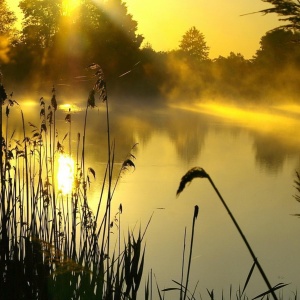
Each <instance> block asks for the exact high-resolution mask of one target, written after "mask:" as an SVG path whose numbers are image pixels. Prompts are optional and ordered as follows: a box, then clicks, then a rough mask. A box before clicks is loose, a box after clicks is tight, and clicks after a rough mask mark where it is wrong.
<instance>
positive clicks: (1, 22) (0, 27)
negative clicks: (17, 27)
mask: <svg viewBox="0 0 300 300" xmlns="http://www.w3.org/2000/svg"><path fill="white" fill-rule="evenodd" d="M15 22H16V16H15V14H14V12H12V11H10V10H9V9H8V7H7V2H6V0H2V1H1V2H0V35H10V34H11V33H12V31H13V29H14V24H15Z"/></svg>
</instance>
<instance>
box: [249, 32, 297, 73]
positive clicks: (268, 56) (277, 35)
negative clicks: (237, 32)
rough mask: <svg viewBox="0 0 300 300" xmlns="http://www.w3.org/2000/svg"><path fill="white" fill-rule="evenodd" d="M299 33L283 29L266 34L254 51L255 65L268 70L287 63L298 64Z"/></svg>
mask: <svg viewBox="0 0 300 300" xmlns="http://www.w3.org/2000/svg"><path fill="white" fill-rule="evenodd" d="M298 40H300V33H298V32H293V31H291V30H288V29H285V28H278V29H274V30H272V31H269V32H267V33H266V34H265V35H264V36H263V37H262V38H261V40H260V49H259V50H257V51H256V55H255V56H254V59H255V60H256V63H259V64H260V65H264V66H265V67H269V68H272V69H273V68H277V67H278V66H280V67H283V66H284V65H287V64H288V63H293V64H295V63H300V44H298V43H297V41H298Z"/></svg>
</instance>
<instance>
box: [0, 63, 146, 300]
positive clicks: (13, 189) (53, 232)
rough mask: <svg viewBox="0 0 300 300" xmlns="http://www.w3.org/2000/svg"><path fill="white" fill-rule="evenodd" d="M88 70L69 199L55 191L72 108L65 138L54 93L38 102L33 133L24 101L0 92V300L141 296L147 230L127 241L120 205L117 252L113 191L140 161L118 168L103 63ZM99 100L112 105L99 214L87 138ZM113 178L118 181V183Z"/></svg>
mask: <svg viewBox="0 0 300 300" xmlns="http://www.w3.org/2000/svg"><path fill="white" fill-rule="evenodd" d="M89 69H91V70H94V71H95V74H94V75H95V76H96V83H95V85H94V87H93V89H92V90H91V92H90V93H89V97H88V100H87V106H86V111H85V118H84V125H83V136H82V139H81V134H80V133H78V135H77V136H78V141H77V152H76V171H75V176H74V177H75V182H74V186H73V190H72V192H71V193H70V194H68V195H64V194H63V193H62V192H61V191H59V190H58V189H57V187H56V184H55V180H56V176H57V174H56V172H57V171H56V168H55V163H56V161H57V158H58V156H59V155H60V154H63V153H66V151H65V146H64V141H65V140H66V138H67V136H68V135H69V147H68V148H69V153H71V142H70V139H71V137H70V136H71V133H72V123H71V111H69V113H68V114H67V116H66V118H65V120H66V121H67V122H68V123H69V131H68V133H67V134H66V135H65V136H64V137H63V138H61V137H60V135H59V130H58V126H57V120H56V112H57V107H58V105H57V99H56V91H55V89H54V88H53V90H52V96H51V103H50V104H49V105H48V106H47V103H46V101H45V100H44V99H43V98H41V99H40V124H38V125H36V124H33V123H31V122H29V129H28V128H27V126H26V121H25V117H24V114H23V111H22V109H21V107H20V105H19V104H18V102H17V101H15V100H13V98H12V95H10V96H9V97H7V95H6V93H4V92H3V93H2V92H1V91H2V90H1V91H0V92H1V97H2V98H1V100H2V101H3V102H5V104H6V119H5V122H6V130H5V132H4V133H3V134H2V128H1V140H2V147H1V152H2V161H1V194H0V229H1V232H0V273H1V276H0V295H1V299H2V298H3V299H18V300H19V299H58V300H59V299H64V300H65V299H116V300H117V299H136V298H137V292H138V289H139V288H140V283H141V278H142V274H143V268H144V257H145V247H144V246H143V236H144V234H145V232H144V233H143V234H142V233H141V231H139V232H138V235H137V236H135V234H134V233H133V232H131V231H128V234H127V237H122V236H121V229H120V225H121V213H122V205H121V204H120V206H119V211H118V225H119V229H118V235H117V244H118V247H117V249H113V248H112V247H111V243H112V236H111V235H112V230H111V226H112V213H113V212H112V209H111V203H112V201H113V195H114V191H115V189H116V186H117V184H118V181H119V179H120V176H121V174H123V173H124V172H125V171H126V169H128V168H130V167H135V165H134V162H133V158H134V156H133V155H132V154H131V153H130V154H129V155H128V157H126V158H125V159H124V163H123V164H122V165H121V167H120V168H119V169H118V170H115V160H114V143H113V142H111V136H110V135H111V133H110V126H109V125H110V124H109V105H108V99H107V91H106V85H105V80H104V75H103V72H102V70H101V68H100V66H99V65H96V64H93V65H91V66H89ZM1 87H2V85H1ZM3 91H5V89H4V88H3ZM3 95H5V97H4V96H3ZM96 97H98V98H99V99H100V100H101V101H102V102H103V103H104V105H105V108H106V130H107V140H106V144H107V167H106V171H105V172H104V175H103V182H102V186H101V189H100V191H99V202H98V206H97V211H96V212H93V211H92V210H91V208H90V205H89V199H88V193H87V189H88V185H89V183H90V179H89V176H93V177H95V176H96V174H95V171H94V169H93V168H87V166H86V163H85V157H86V151H85V150H86V146H85V139H86V136H87V134H88V132H89V130H88V128H87V118H88V111H89V110H90V109H92V108H93V107H94V106H95V101H97V100H96ZM1 109H2V106H1ZM11 109H14V110H15V112H19V113H20V119H21V120H22V135H23V136H22V138H20V139H16V138H15V137H14V132H13V134H11V136H9V132H10V128H9V126H10V119H9V117H10V110H11ZM1 117H2V114H1ZM113 174H116V177H117V180H113V176H115V175H113ZM101 211H104V213H101ZM16 287H18V288H16Z"/></svg>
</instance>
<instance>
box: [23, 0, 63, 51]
mask: <svg viewBox="0 0 300 300" xmlns="http://www.w3.org/2000/svg"><path fill="white" fill-rule="evenodd" d="M19 7H20V8H21V10H22V12H23V14H24V20H23V30H22V40H23V42H24V43H25V44H27V45H30V46H31V47H41V48H47V47H49V46H50V45H51V43H52V41H53V38H54V36H55V34H56V33H57V32H58V29H59V20H60V17H61V15H62V0H41V1H35V0H21V1H20V3H19Z"/></svg>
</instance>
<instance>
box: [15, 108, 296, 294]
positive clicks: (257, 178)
mask: <svg viewBox="0 0 300 300" xmlns="http://www.w3.org/2000/svg"><path fill="white" fill-rule="evenodd" d="M103 105H104V104H99V105H98V106H97V107H96V108H94V109H93V110H89V111H88V122H87V134H86V149H87V151H86V154H87V160H86V166H87V167H92V168H93V169H94V170H95V171H96V179H95V180H94V179H92V180H91V181H92V183H91V187H90V192H89V193H90V199H92V201H91V200H90V204H91V206H92V207H93V208H94V209H95V207H96V205H97V199H98V198H99V187H100V186H101V183H102V178H103V174H104V168H105V162H106V153H107V148H106V146H105V145H103V143H104V144H105V142H106V129H105V128H106V127H105V122H106V120H105V112H104V106H103ZM33 107H34V108H33ZM69 107H70V108H71V113H72V129H71V130H72V131H71V137H72V140H71V145H72V146H71V147H72V149H75V148H76V140H77V132H80V131H81V132H82V128H83V120H84V109H83V108H81V107H78V106H74V105H73V106H68V105H65V106H61V107H60V109H59V111H58V125H59V126H61V134H60V138H62V137H63V136H64V133H65V132H68V131H69V127H68V126H69V124H66V123H65V122H64V115H65V114H66V113H67V112H68V109H69ZM33 109H36V106H32V107H31V106H30V105H28V106H26V105H25V108H24V113H25V117H26V116H28V115H30V117H31V118H33V117H32V115H33V114H32V113H31V112H32V111H33ZM37 116H38V113H37ZM11 118H12V119H13V118H16V117H14V115H12V117H11ZM30 121H31V120H30ZM34 121H35V122H38V117H37V118H36V120H33V121H31V122H34ZM110 124H111V138H112V141H115V162H116V168H119V167H120V166H121V164H122V161H123V160H124V159H126V157H128V156H127V155H128V154H129V153H131V154H133V155H134V157H135V158H133V157H131V159H132V160H133V162H134V164H135V169H134V168H129V169H128V171H127V172H126V173H124V174H122V177H121V180H120V182H119V184H118V187H117V189H116V192H115V195H114V199H113V208H112V211H115V212H117V208H118V207H119V204H120V203H122V206H123V213H122V217H121V218H122V219H121V220H122V230H123V232H124V233H125V234H127V230H128V229H130V230H134V231H135V232H137V231H138V229H139V227H141V229H142V230H144V229H145V227H146V225H147V223H148V221H149V219H150V217H151V216H152V219H151V222H150V224H149V227H148V229H147V232H146V235H145V244H146V258H145V266H144V274H145V278H144V280H145V279H146V276H147V274H148V273H150V272H151V271H152V274H155V278H156V280H157V284H158V286H159V288H161V289H163V288H171V287H178V286H176V284H175V283H174V282H172V280H175V281H178V282H180V278H181V266H182V253H183V245H184V232H185V228H186V258H185V264H186V263H187V260H188V250H189V245H190V236H191V227H192V220H193V214H194V206H195V205H198V206H199V215H198V218H197V220H196V224H195V237H194V246H193V255H192V265H191V280H190V283H189V287H190V290H191V291H193V290H194V288H195V287H196V285H197V289H196V293H195V296H196V298H197V299H199V298H200V296H199V294H201V296H202V297H203V298H204V299H205V298H206V299H208V294H207V290H206V289H208V290H210V291H211V290H212V289H214V293H215V295H216V298H221V294H222V291H223V293H224V296H225V298H226V299H229V294H230V287H231V286H232V293H233V294H235V292H236V291H237V290H238V288H239V286H240V287H241V288H243V285H244V283H245V280H246V277H247V275H248V273H249V271H250V268H251V266H252V263H253V260H252V258H251V256H250V254H249V252H248V250H247V248H246V246H245V244H244V243H243V241H242V239H241V237H240V235H239V234H238V232H237V230H236V228H235V227H234V224H233V223H232V221H231V219H230V217H229V215H228V214H227V212H226V211H225V209H224V207H223V206H222V204H221V202H220V200H219V198H218V197H217V195H216V193H215V192H214V190H213V189H212V186H211V185H210V184H209V182H208V180H207V179H199V178H195V179H194V180H193V181H192V183H191V184H190V185H188V186H186V188H185V190H184V191H183V192H182V193H181V194H180V195H179V196H178V197H176V191H177V188H178V186H179V182H180V179H181V177H182V176H183V175H184V174H185V173H186V172H187V171H188V170H189V169H190V168H192V167H195V166H199V167H202V168H204V170H205V171H206V172H207V173H208V174H209V175H210V177H211V178H212V179H213V181H214V183H215V184H216V186H217V187H218V189H219V191H220V193H221V194H222V196H223V197H224V199H225V201H226V203H227V205H228V206H229V208H230V209H231V211H232V213H233V215H234V216H235V218H236V220H237V222H238V223H239V225H240V227H241V228H242V230H243V232H244V234H245V236H246V237H247V239H248V241H249V243H250V244H251V246H252V248H253V250H254V252H255V255H256V256H257V258H258V260H259V262H260V264H261V266H262V267H263V269H264V271H265V273H266V275H267V276H268V278H269V280H270V282H271V284H272V285H275V284H278V283H281V282H283V283H288V284H289V285H288V286H287V287H285V288H284V289H283V295H284V298H286V297H293V295H294V293H295V292H296V290H297V288H298V289H299V287H300V277H299V268H300V257H299V255H300V237H299V229H300V220H299V219H298V218H297V217H295V216H292V215H293V214H297V213H299V212H300V204H299V203H298V202H297V201H296V200H295V199H294V198H293V195H294V194H295V193H296V189H295V188H294V180H295V179H296V177H295V172H296V170H299V169H300V164H299V158H300V135H299V128H300V110H299V108H298V107H295V106H281V107H269V108H264V109H255V110H250V109H241V108H236V107H233V106H229V105H220V104H206V105H204V104H202V105H198V106H193V107H172V108H169V109H165V108H156V109H154V108H150V107H149V106H147V107H146V108H143V107H139V108H132V107H129V106H122V107H119V108H118V107H117V106H114V108H113V109H112V110H111V111H110ZM66 141H67V140H66ZM136 143H138V144H136ZM65 144H66V148H67V145H68V143H67V142H65ZM135 144H136V145H135ZM133 145H135V147H134V148H133V149H131V147H132V146H133ZM134 228H135V229H134ZM185 272H186V270H185ZM197 282H198V283H197ZM142 284H143V282H142ZM266 289H267V287H266V285H265V283H264V281H263V279H262V277H261V275H260V273H259V271H258V270H257V269H255V270H254V273H253V275H252V277H251V280H250V282H249V284H248V287H247V290H246V295H247V296H248V297H249V298H250V297H251V298H253V297H255V296H257V295H258V294H260V293H262V292H264V291H265V290H266ZM141 290H143V287H142V288H141ZM153 293H154V294H155V295H157V294H156V293H157V292H156V283H155V279H154V277H153ZM175 295H176V292H174V291H170V292H167V293H166V296H165V298H166V299H172V298H174V296H175ZM178 298H179V297H178Z"/></svg>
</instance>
